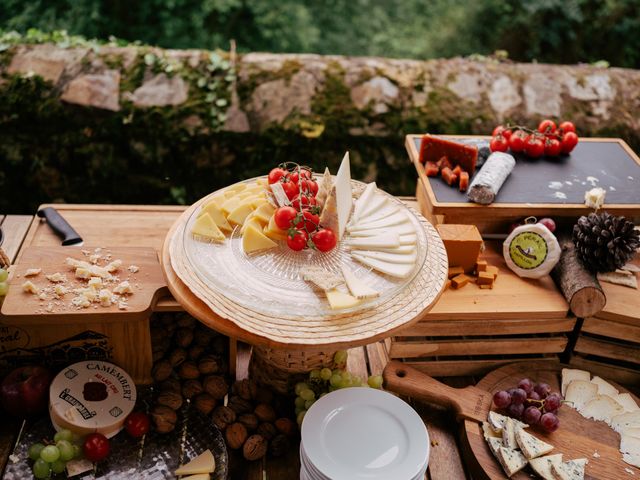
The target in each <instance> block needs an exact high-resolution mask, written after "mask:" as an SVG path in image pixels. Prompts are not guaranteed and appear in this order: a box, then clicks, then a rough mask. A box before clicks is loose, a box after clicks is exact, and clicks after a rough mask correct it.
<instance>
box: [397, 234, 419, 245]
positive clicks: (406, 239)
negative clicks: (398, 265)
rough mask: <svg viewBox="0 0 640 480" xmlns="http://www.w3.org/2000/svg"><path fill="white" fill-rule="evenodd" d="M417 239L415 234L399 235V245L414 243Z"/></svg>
mask: <svg viewBox="0 0 640 480" xmlns="http://www.w3.org/2000/svg"><path fill="white" fill-rule="evenodd" d="M417 240H418V237H417V236H416V235H400V245H415V244H416V241H417Z"/></svg>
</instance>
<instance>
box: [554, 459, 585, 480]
mask: <svg viewBox="0 0 640 480" xmlns="http://www.w3.org/2000/svg"><path fill="white" fill-rule="evenodd" d="M587 463H589V462H588V460H587V459H586V458H579V459H576V460H569V461H568V462H564V463H560V464H555V463H554V464H552V465H551V471H552V472H553V474H554V475H555V478H556V480H583V479H584V468H585V466H586V464H587Z"/></svg>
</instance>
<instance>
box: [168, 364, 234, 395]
mask: <svg viewBox="0 0 640 480" xmlns="http://www.w3.org/2000/svg"><path fill="white" fill-rule="evenodd" d="M178 375H179V376H180V378H182V379H183V380H195V379H196V378H198V377H200V370H198V366H197V365H196V364H195V363H194V362H192V361H191V360H187V361H186V362H184V363H183V364H182V365H180V367H178ZM223 396H224V395H223Z"/></svg>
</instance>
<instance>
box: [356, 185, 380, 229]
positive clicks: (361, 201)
mask: <svg viewBox="0 0 640 480" xmlns="http://www.w3.org/2000/svg"><path fill="white" fill-rule="evenodd" d="M375 191H376V182H372V183H370V184H368V185H367V186H366V188H365V189H364V192H362V195H360V198H358V200H357V201H356V204H355V205H354V207H353V217H352V218H351V222H353V223H357V222H358V220H359V219H360V217H361V216H362V212H364V210H365V208H366V207H367V205H368V204H369V202H370V201H371V198H372V197H373V195H374V194H375Z"/></svg>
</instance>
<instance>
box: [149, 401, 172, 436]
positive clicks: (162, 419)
mask: <svg viewBox="0 0 640 480" xmlns="http://www.w3.org/2000/svg"><path fill="white" fill-rule="evenodd" d="M150 413H151V418H152V419H153V423H154V425H155V427H156V430H157V431H158V432H160V433H168V432H171V431H172V430H173V429H174V428H176V422H177V421H178V415H177V414H176V412H175V411H174V410H172V409H170V408H169V407H165V406H164V405H156V406H155V407H153V409H152V410H151V412H150Z"/></svg>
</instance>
